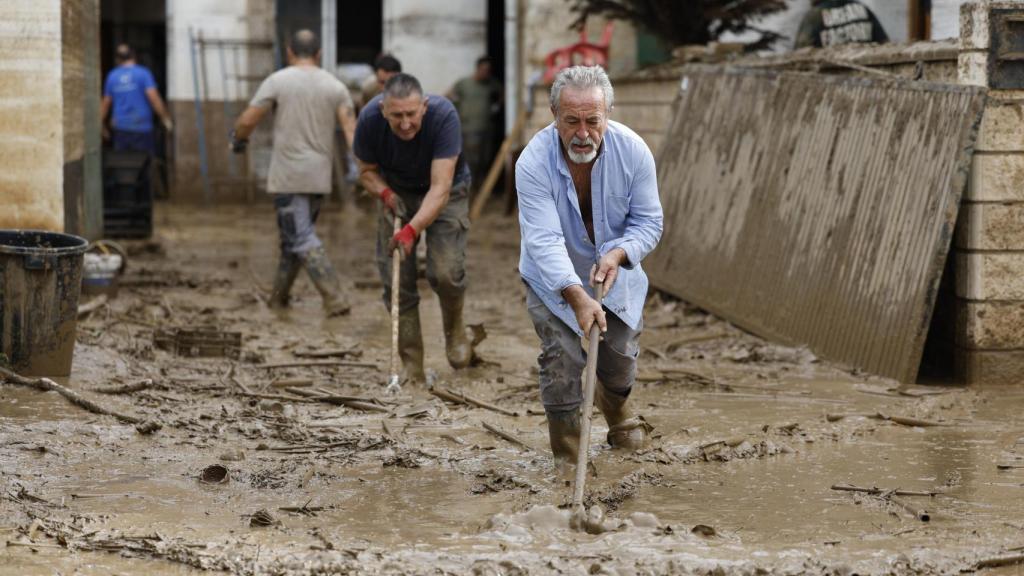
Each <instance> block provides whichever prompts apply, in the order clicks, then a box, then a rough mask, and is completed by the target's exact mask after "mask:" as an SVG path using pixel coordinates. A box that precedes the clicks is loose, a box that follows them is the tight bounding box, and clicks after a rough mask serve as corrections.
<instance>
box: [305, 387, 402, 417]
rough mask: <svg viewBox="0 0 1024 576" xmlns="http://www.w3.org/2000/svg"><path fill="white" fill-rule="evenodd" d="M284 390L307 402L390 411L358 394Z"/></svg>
mask: <svg viewBox="0 0 1024 576" xmlns="http://www.w3.org/2000/svg"><path fill="white" fill-rule="evenodd" d="M285 391H286V392H289V393H291V394H295V395H296V396H302V397H303V398H304V399H305V400H306V401H309V402H324V403H326V404H333V405H335V406H345V407H347V408H354V409H356V410H362V411H363V412H390V411H391V410H390V409H389V408H387V407H385V406H381V405H380V404H377V403H375V402H374V401H373V399H372V398H362V397H359V396H338V395H336V394H324V393H321V392H317V391H313V390H303V389H301V388H286V389H285Z"/></svg>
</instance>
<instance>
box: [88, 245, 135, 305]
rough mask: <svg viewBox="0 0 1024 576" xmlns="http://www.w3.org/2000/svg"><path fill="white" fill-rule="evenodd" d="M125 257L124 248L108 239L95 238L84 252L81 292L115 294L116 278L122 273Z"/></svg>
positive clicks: (89, 294)
mask: <svg viewBox="0 0 1024 576" xmlns="http://www.w3.org/2000/svg"><path fill="white" fill-rule="evenodd" d="M126 264H127V257H126V252H125V250H124V248H122V247H121V246H120V245H119V244H117V243H116V242H111V241H110V240H97V241H96V242H93V243H92V244H91V245H90V246H89V249H88V250H86V252H85V266H84V268H83V272H82V294H84V295H88V296H97V295H100V294H106V295H107V296H108V297H109V298H114V297H115V296H117V287H118V278H120V277H121V274H123V273H124V269H125V265H126Z"/></svg>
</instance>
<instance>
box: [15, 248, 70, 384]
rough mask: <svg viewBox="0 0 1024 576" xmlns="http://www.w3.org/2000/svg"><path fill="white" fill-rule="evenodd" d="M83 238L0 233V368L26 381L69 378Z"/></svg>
mask: <svg viewBox="0 0 1024 576" xmlns="http://www.w3.org/2000/svg"><path fill="white" fill-rule="evenodd" d="M88 246H89V243H88V242H87V241H86V240H85V239H84V238H79V237H78V236H72V235H70V234H58V233H56V232H45V231H42V230H0V354H2V355H3V356H0V363H3V364H6V365H7V366H9V367H10V368H11V369H12V370H14V371H15V372H18V373H19V374H22V375H25V376H55V377H62V376H68V375H70V374H71V358H72V356H73V354H74V351H75V326H76V323H77V320H78V294H79V291H80V290H81V286H82V254H84V253H85V250H86V248H88Z"/></svg>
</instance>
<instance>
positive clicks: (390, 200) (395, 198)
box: [380, 188, 405, 218]
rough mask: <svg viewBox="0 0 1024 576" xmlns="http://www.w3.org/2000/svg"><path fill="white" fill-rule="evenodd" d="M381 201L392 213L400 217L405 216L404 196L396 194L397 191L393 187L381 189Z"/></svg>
mask: <svg viewBox="0 0 1024 576" xmlns="http://www.w3.org/2000/svg"><path fill="white" fill-rule="evenodd" d="M380 201H381V202H383V203H384V205H385V206H387V208H388V210H390V211H391V213H392V214H394V215H395V216H398V217H399V218H404V217H405V202H402V197H401V196H399V195H398V194H395V191H394V190H392V189H391V188H385V189H383V190H381V191H380Z"/></svg>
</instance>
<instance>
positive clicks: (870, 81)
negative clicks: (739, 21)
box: [644, 66, 984, 381]
mask: <svg viewBox="0 0 1024 576" xmlns="http://www.w3.org/2000/svg"><path fill="white" fill-rule="evenodd" d="M682 88H683V89H682V91H681V92H680V97H679V99H678V100H677V102H676V110H675V115H674V118H673V121H672V126H671V129H670V130H669V137H668V139H667V140H666V142H665V143H664V145H663V147H662V149H661V154H660V157H659V167H658V177H659V182H660V185H661V194H662V202H663V204H664V208H665V234H664V237H663V239H662V242H661V245H660V247H659V248H658V250H657V251H656V252H655V253H654V254H652V255H651V257H650V258H649V259H648V260H647V261H645V263H644V267H645V268H646V269H647V270H648V272H649V273H650V275H651V278H652V281H653V282H654V284H655V285H656V286H658V287H659V288H661V289H663V290H666V291H668V292H670V293H673V294H676V295H678V296H679V297H681V298H684V299H686V300H688V301H691V302H693V303H695V304H697V305H700V306H703V307H705V308H707V309H709V310H711V311H713V312H715V313H716V314H718V315H720V316H722V317H724V318H726V319H728V320H730V321H732V322H734V323H736V324H738V325H740V326H742V327H744V328H746V329H748V330H750V331H752V332H754V333H756V334H760V335H762V336H764V337H767V338H771V339H774V340H778V341H781V342H784V343H787V344H792V345H807V346H809V347H810V349H811V350H813V351H814V352H815V353H816V354H818V355H819V356H821V357H824V358H828V359H831V360H835V361H839V362H842V363H844V364H849V365H851V366H855V367H858V368H861V369H863V370H866V371H869V372H872V373H875V374H880V375H884V376H889V377H892V378H896V379H899V380H902V381H911V380H913V379H914V378H916V374H917V369H918V365H919V363H920V358H921V352H922V349H923V347H924V340H925V336H926V334H927V331H928V323H929V321H930V318H931V312H932V308H933V304H934V301H935V295H936V292H937V290H938V285H939V280H940V278H941V274H942V270H943V265H944V263H945V260H946V255H947V252H948V250H949V245H950V238H951V236H952V233H953V227H954V224H955V222H956V215H957V209H958V205H959V200H960V195H961V192H962V191H963V188H964V184H965V182H966V176H967V172H968V167H969V162H970V157H971V153H972V149H973V146H974V139H975V135H976V133H977V126H978V124H979V122H980V119H981V112H982V107H983V105H984V93H983V92H982V91H980V90H978V89H975V88H970V87H960V86H951V85H936V84H931V85H929V84H924V83H919V82H918V83H914V82H905V81H898V80H891V79H887V78H878V79H876V78H853V77H835V76H824V75H815V74H798V73H774V72H764V71H753V70H727V69H721V68H715V67H706V66H696V67H690V68H687V69H686V70H685V71H684V76H683V79H682Z"/></svg>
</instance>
